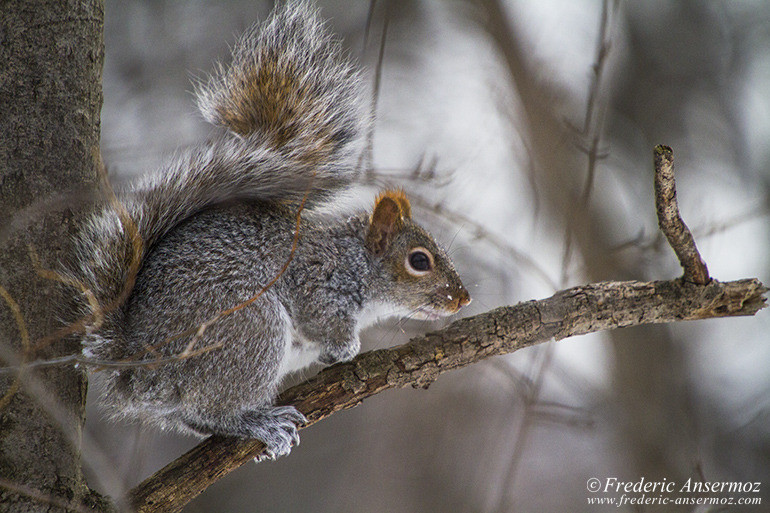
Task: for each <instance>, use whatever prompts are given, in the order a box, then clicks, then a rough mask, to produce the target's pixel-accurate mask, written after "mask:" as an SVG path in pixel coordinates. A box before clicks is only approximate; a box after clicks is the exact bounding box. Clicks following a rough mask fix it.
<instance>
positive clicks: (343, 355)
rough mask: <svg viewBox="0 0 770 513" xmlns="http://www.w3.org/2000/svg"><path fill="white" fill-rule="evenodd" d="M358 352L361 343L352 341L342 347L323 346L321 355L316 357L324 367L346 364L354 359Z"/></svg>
mask: <svg viewBox="0 0 770 513" xmlns="http://www.w3.org/2000/svg"><path fill="white" fill-rule="evenodd" d="M360 350H361V342H359V341H358V340H355V341H352V342H350V343H349V344H346V345H344V346H338V345H333V346H332V345H327V346H324V348H323V349H322V350H321V354H319V355H318V361H319V362H321V363H322V364H324V365H332V364H334V363H339V362H347V361H350V360H352V359H353V358H355V356H356V355H357V354H358V352H359V351H360Z"/></svg>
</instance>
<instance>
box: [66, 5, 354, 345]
mask: <svg viewBox="0 0 770 513" xmlns="http://www.w3.org/2000/svg"><path fill="white" fill-rule="evenodd" d="M360 82H361V80H360V77H359V72H358V70H357V69H356V68H355V67H354V66H353V65H352V64H351V62H350V61H349V60H348V59H347V58H346V56H345V55H344V52H343V51H342V49H341V47H340V44H339V42H338V41H336V40H335V39H333V37H332V36H331V34H330V33H329V32H328V31H327V29H326V27H324V25H323V23H322V22H321V21H320V20H319V18H318V15H317V12H316V10H315V9H314V8H312V7H310V6H309V5H308V4H307V3H306V2H305V1H294V0H292V1H289V2H287V3H286V4H285V5H283V6H282V7H277V8H276V9H275V11H274V12H273V13H272V15H271V17H270V18H269V19H268V20H267V21H266V22H265V23H263V24H262V25H258V26H255V27H253V28H252V29H250V30H249V31H247V32H246V33H245V34H244V35H243V36H242V37H241V38H240V40H239V41H238V42H237V44H236V45H235V47H234V49H233V57H232V63H231V64H230V65H229V66H221V65H220V66H218V68H217V70H216V72H215V74H214V75H213V76H212V77H211V78H210V79H209V80H208V81H206V82H205V83H202V84H200V85H199V86H198V91H197V95H198V106H199V108H200V110H201V112H202V113H203V115H204V116H205V118H206V119H207V120H208V121H210V122H212V123H214V124H216V125H219V126H222V127H224V128H225V129H226V130H225V133H224V134H223V135H221V136H220V137H218V138H216V139H215V140H213V141H211V142H209V143H207V144H206V145H204V146H201V147H198V148H195V149H193V150H190V151H187V152H186V153H184V154H182V155H180V156H178V157H176V158H174V159H173V160H172V162H171V163H170V164H169V165H167V166H166V167H165V168H163V169H161V170H159V171H158V172H155V173H152V174H150V175H147V176H145V177H144V178H143V179H142V180H140V181H139V182H138V183H136V184H135V185H133V186H132V187H131V189H130V190H129V191H127V192H124V193H122V194H120V195H119V202H120V205H122V207H121V208H125V210H126V211H127V213H128V215H129V217H130V218H131V219H132V220H133V221H132V222H129V223H126V220H125V219H123V220H121V218H120V215H119V210H120V209H119V208H116V205H114V204H113V205H111V206H108V207H107V208H105V209H104V211H102V212H101V213H100V214H97V215H96V216H94V217H93V218H92V219H91V220H90V222H89V223H87V225H86V226H85V228H84V230H83V232H82V233H81V235H80V238H79V240H78V244H77V245H78V249H77V251H76V253H77V254H76V259H77V261H78V263H77V267H78V268H79V269H78V270H77V275H78V276H77V278H78V279H80V280H81V281H83V282H84V284H85V286H86V288H87V289H88V290H90V291H91V292H93V293H94V295H95V297H96V299H97V301H98V303H99V304H101V305H102V306H104V305H108V304H110V303H111V302H114V301H115V300H116V298H118V297H119V296H121V294H123V295H125V287H126V282H127V280H128V281H130V274H131V272H133V271H135V269H132V264H133V265H134V267H135V264H136V262H137V258H139V259H140V261H141V259H142V258H143V257H144V254H146V252H147V251H149V250H150V249H151V248H152V247H153V246H154V245H155V243H156V242H157V241H158V240H159V239H160V238H161V237H163V236H164V235H165V234H166V233H167V232H168V231H169V230H171V229H172V228H173V227H174V226H176V225H177V224H179V223H180V222H182V221H184V220H185V219H187V218H189V217H190V216H192V215H194V214H195V213H197V212H199V211H201V210H202V209H205V208H207V207H209V206H212V205H215V204H217V203H221V202H224V201H231V200H234V199H257V200H275V201H281V202H284V203H298V202H299V201H301V200H302V199H303V198H304V197H305V196H307V204H306V205H312V204H313V203H316V202H318V201H319V200H320V199H322V198H324V197H326V196H328V195H329V194H331V193H333V192H336V191H337V190H339V189H340V188H343V187H345V186H347V185H349V184H350V183H351V181H352V180H353V178H354V174H355V161H356V159H355V157H356V155H357V151H358V150H359V149H360V143H361V142H362V139H363V136H364V132H365V130H366V126H367V123H368V122H369V119H368V116H367V114H366V113H365V107H364V101H363V97H362V94H361V84H360ZM132 224H134V225H135V226H132ZM137 236H138V237H139V239H140V241H141V244H140V245H137V240H136V237H137ZM110 315H113V314H110ZM114 315H117V314H116V313H115V314H114ZM105 320H107V321H108V320H109V319H105ZM107 324H108V326H106V327H109V323H107ZM108 336H109V335H108Z"/></svg>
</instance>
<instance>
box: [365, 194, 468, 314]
mask: <svg viewBox="0 0 770 513" xmlns="http://www.w3.org/2000/svg"><path fill="white" fill-rule="evenodd" d="M366 247H367V249H368V250H369V252H370V253H371V254H372V256H373V257H374V258H375V259H378V260H379V261H380V263H381V264H382V266H383V269H384V270H385V272H386V273H388V274H389V275H390V276H389V277H390V278H391V279H390V280H387V281H388V284H389V285H388V287H389V289H390V290H388V291H386V292H387V296H388V297H389V298H390V299H391V300H395V301H396V302H397V303H399V306H401V307H405V308H408V309H409V312H410V314H409V315H410V317H414V318H417V319H430V320H432V319H437V318H439V317H444V316H447V315H452V314H454V313H456V312H457V311H458V310H460V308H462V307H463V306H465V305H467V304H468V303H470V302H471V297H470V294H468V291H467V290H466V289H465V287H464V286H463V284H462V281H461V280H460V276H459V275H458V274H457V271H456V270H455V268H454V265H452V261H451V260H450V259H449V257H448V256H447V254H446V252H445V251H444V250H443V249H441V248H440V247H439V246H438V245H437V244H436V242H435V241H434V240H433V237H431V236H430V234H428V232H427V231H425V230H424V229H423V228H422V227H420V226H419V225H418V224H416V223H415V222H414V221H412V212H411V206H410V205H409V200H408V199H407V197H406V195H405V194H404V192H403V191H398V190H397V191H385V192H383V193H382V194H380V195H379V196H378V197H377V200H376V201H375V205H374V210H373V212H372V215H371V216H370V218H369V226H368V228H367V233H366Z"/></svg>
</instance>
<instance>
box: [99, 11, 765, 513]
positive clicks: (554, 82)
mask: <svg viewBox="0 0 770 513" xmlns="http://www.w3.org/2000/svg"><path fill="white" fill-rule="evenodd" d="M106 3H107V7H106V9H107V13H106V28H105V39H106V64H105V69H104V98H105V103H104V109H103V117H102V123H103V125H102V152H103V157H104V161H105V162H106V163H107V165H108V167H109V170H110V173H111V176H112V177H113V179H114V180H116V181H119V180H122V179H129V178H130V177H131V176H135V175H136V174H138V173H143V172H147V171H151V170H153V169H154V168H156V167H157V166H158V165H159V163H160V162H162V161H163V160H164V158H166V157H167V156H168V155H169V153H171V152H173V150H175V149H176V148H179V147H183V146H188V145H193V144H196V143H198V142H200V141H203V140H204V139H205V138H206V137H207V136H208V135H210V133H211V132H210V127H209V126H208V125H207V124H206V123H205V122H204V121H203V120H202V118H201V117H200V116H199V115H198V114H197V112H196V110H195V107H194V99H193V95H192V93H191V91H192V81H193V80H194V79H195V78H198V77H201V76H204V75H205V73H206V72H207V71H209V70H211V69H212V63H213V62H214V61H215V60H224V61H227V59H228V55H229V45H231V44H232V43H233V41H234V40H235V37H236V35H237V34H239V33H240V32H241V31H243V30H244V29H246V28H247V27H248V26H249V25H250V24H251V23H252V22H253V21H255V20H258V19H262V18H263V17H264V16H265V15H266V14H267V12H268V11H269V9H270V6H271V5H272V2H268V1H231V2H215V1H202V0H197V1H184V2H182V1H160V0H154V1H149V0H144V1H140V0H121V1H117V0H107V2H106ZM318 4H319V6H320V7H321V10H322V15H323V17H324V18H326V19H328V20H329V24H330V26H331V27H332V28H333V30H334V31H335V32H336V33H337V34H339V35H340V36H341V37H342V38H343V40H344V44H345V45H346V47H347V48H348V50H349V51H350V53H351V54H352V55H353V56H355V57H356V58H357V59H358V60H359V61H361V62H362V63H363V64H364V65H365V66H366V68H367V81H368V87H370V88H371V90H372V91H373V96H374V97H375V98H376V100H375V101H373V104H372V107H373V108H374V109H375V110H376V116H377V123H376V126H375V130H374V133H373V138H372V148H371V149H372V151H371V152H370V154H368V155H366V163H367V167H368V171H367V173H366V174H365V176H364V177H363V178H362V180H361V184H360V186H359V187H357V189H356V190H355V191H354V192H353V193H351V194H349V195H348V197H347V198H345V206H344V207H343V208H342V209H341V210H344V211H353V210H355V209H360V208H367V207H369V206H370V205H371V203H372V200H373V196H374V192H375V191H376V190H378V189H379V188H382V187H384V186H401V187H403V188H404V189H406V190H407V191H408V192H409V194H410V195H411V197H412V198H413V204H414V210H415V214H414V216H415V217H416V218H417V219H418V220H419V221H420V222H421V223H423V224H425V225H427V226H429V227H430V229H431V231H432V232H433V233H434V235H436V237H437V239H439V240H440V241H441V242H442V243H443V244H444V245H445V246H447V247H448V248H449V251H450V253H451V255H452V257H453V259H454V260H455V263H456V266H457V268H458V270H459V271H460V273H461V275H462V276H463V280H464V282H465V283H466V285H467V286H468V288H469V290H470V292H471V295H472V296H473V298H474V301H473V304H472V305H471V306H470V307H469V308H468V309H467V310H464V311H463V315H472V314H474V313H480V312H483V311H486V310H489V309H491V308H493V307H496V306H499V305H506V304H512V303H516V302H518V301H522V300H529V299H537V298H543V297H547V296H549V295H551V294H552V293H553V292H555V291H556V290H559V289H562V288H567V287H570V286H573V285H578V284H582V283H585V282H590V281H599V280H626V279H636V280H655V279H670V278H674V277H676V276H679V275H680V274H681V270H680V268H679V266H678V263H677V260H676V258H675V256H674V255H673V252H672V251H671V250H670V248H669V247H668V246H667V244H666V243H665V241H664V240H663V239H662V238H661V236H660V235H659V234H658V231H657V221H656V217H655V209H654V200H653V192H652V149H653V147H654V145H656V144H660V143H662V144H667V145H670V146H672V147H673V149H674V154H675V158H676V166H677V167H676V168H677V187H678V196H679V202H680V208H681V211H682V216H683V218H684V220H685V222H687V223H688V225H689V226H690V228H691V229H692V230H693V232H694V235H695V239H696V242H697V243H698V246H699V249H700V250H701V253H702V255H703V258H704V259H705V261H706V263H707V264H708V267H709V270H710V272H711V275H712V276H714V277H716V278H717V279H719V280H723V281H727V280H732V279H739V278H748V277H758V278H759V279H760V280H762V281H763V282H765V283H768V282H770V256H769V255H770V251H768V250H769V249H770V239H769V236H770V233H769V229H770V215H769V214H770V203H768V201H769V200H770V194H769V193H770V144H768V141H770V3H768V2H764V1H762V0H755V1H748V0H746V1H733V2H703V1H698V0H681V1H653V0H648V1H645V2H630V1H626V2H621V1H616V0H609V1H604V2H603V1H601V0H497V1H495V0H477V1H460V0H455V1H447V0H441V1H438V0H437V1H417V0H412V1H409V0H380V1H379V2H364V1H352V0H350V1H343V0H336V1H331V0H330V1H319V2H318ZM442 325H443V324H442V323H441V322H435V323H424V322H416V321H411V322H392V323H388V324H383V325H381V326H379V327H377V328H374V329H371V330H369V331H367V332H366V333H365V334H364V337H363V339H364V349H371V348H376V347H386V346H390V345H394V344H399V343H403V342H405V341H406V340H408V339H409V337H410V336H412V335H415V334H417V333H422V332H425V331H428V330H433V329H436V328H439V327H441V326H442ZM768 333H770V315H768V314H767V313H766V312H764V313H760V314H759V315H758V316H757V317H755V318H734V319H727V320H709V321H701V322H697V323H676V324H673V325H668V326H656V327H643V328H632V329H623V330H618V331H614V332H611V333H601V334H595V335H590V336H584V337H578V338H574V339H568V340H564V341H561V342H559V343H551V344H544V345H541V346H538V347H533V348H529V349H525V350H522V351H519V352H517V353H515V354H513V355H510V356H507V357H499V358H495V359H491V360H487V361H484V362H482V363H479V364H476V365H474V366H471V367H468V368H465V369H463V370H461V371H458V372H453V373H450V374H448V375H444V376H443V377H442V378H440V379H439V380H438V382H437V383H435V384H434V385H433V386H432V387H431V388H430V389H429V390H427V391H422V390H420V391H418V390H411V389H409V390H396V391H390V392H386V393H383V394H381V395H379V396H376V397H374V398H372V399H369V400H367V401H366V402H364V403H363V404H362V405H360V406H359V407H357V408H355V409H353V410H350V411H346V412H341V413H338V414H336V415H333V416H332V417H331V418H329V419H327V420H325V421H323V422H321V423H319V424H317V425H315V426H313V427H311V428H309V429H306V430H304V431H302V433H301V436H302V445H301V446H299V447H297V448H295V449H294V450H293V451H292V453H291V455H290V456H289V457H287V458H283V459H281V460H279V461H277V462H274V463H262V464H260V465H254V464H247V465H244V466H243V467H242V468H241V469H239V470H238V471H236V472H234V473H233V474H231V475H229V476H228V477H226V478H225V479H223V480H221V481H220V482H219V483H217V484H216V485H214V486H212V487H211V488H210V489H209V490H207V491H206V492H205V493H204V494H203V495H201V496H200V497H199V498H198V499H196V500H195V501H194V502H192V503H191V504H190V505H189V506H188V507H187V509H186V511H188V512H190V513H193V512H204V511H205V512H208V511H217V512H247V511H311V510H312V511H314V512H318V513H322V512H332V511H334V512H346V511H350V512H353V511H355V512H360V511H365V512H394V511H399V512H402V511H403V512H444V511H453V512H455V511H462V512H466V511H467V512H484V513H487V512H489V513H493V512H509V511H510V512H513V511H516V512H529V511H532V512H536V511H537V512H539V511H564V510H569V511H576V512H580V511H597V510H600V508H599V507H597V506H590V505H588V504H587V497H592V496H602V495H601V494H590V493H589V492H587V490H586V481H587V479H589V478H591V477H597V478H599V479H602V480H604V479H606V478H608V477H617V478H618V479H619V480H638V479H639V478H640V477H642V476H643V477H644V478H645V480H647V481H655V480H658V481H660V480H662V479H663V478H665V479H667V480H668V481H675V482H677V483H684V482H685V481H686V480H687V479H688V478H690V477H693V478H694V479H696V480H700V481H752V482H754V481H760V482H762V492H761V493H760V494H759V495H760V496H761V497H762V498H763V502H764V506H762V507H755V508H750V510H752V511H761V510H765V511H770V510H768V509H767V508H768V507H769V506H767V504H768V503H770V492H769V491H768V490H770V370H768V369H770V344H769V343H768V341H769V340H768V339H769V336H768ZM307 374H312V372H309V373H307ZM307 374H306V375H307ZM306 375H305V376H298V377H297V379H298V380H301V379H303V378H304V377H306ZM89 395H90V397H89V405H90V406H89V414H88V423H87V426H86V429H87V433H88V435H89V438H88V440H89V441H88V442H87V443H89V444H92V447H90V449H92V450H90V451H88V452H89V453H92V454H93V453H95V454H99V455H100V456H99V457H91V458H89V459H87V461H86V462H85V463H86V465H87V466H89V467H90V473H91V476H90V482H91V485H92V486H94V487H96V488H98V489H100V490H104V491H106V492H107V493H111V494H119V493H121V491H122V490H126V489H127V488H130V487H131V486H133V485H134V484H136V483H137V482H139V481H140V480H142V479H144V478H145V477H147V476H148V475H150V474H151V473H152V472H154V471H155V470H157V469H159V468H160V467H162V466H163V465H165V464H166V463H168V462H170V461H171V460H172V459H174V458H175V457H177V456H179V455H180V454H181V453H182V452H184V451H185V450H187V449H188V448H190V447H192V446H194V445H195V444H196V443H197V440H196V439H194V438H188V437H181V436H175V435H170V434H164V433H159V432H156V431H148V430H143V429H141V428H140V427H138V426H133V425H128V424H114V423H107V422H105V421H103V420H102V419H101V417H100V414H99V412H98V408H97V407H96V406H95V399H96V397H97V394H96V393H95V390H93V389H92V393H91V394H89ZM619 495H620V494H610V495H609V496H619ZM724 495H726V494H723V496H724ZM750 495H751V494H749V495H743V496H750ZM738 496H740V495H738ZM738 496H736V497H738ZM754 496H756V494H754ZM613 509H614V510H617V509H615V508H613ZM659 510H660V511H671V510H676V508H673V507H670V506H669V507H665V508H655V507H646V508H645V509H644V511H659ZM716 510H717V509H714V508H707V507H701V508H700V509H698V508H695V507H693V506H687V507H685V508H682V509H681V511H716ZM607 511H610V509H607ZM620 511H624V510H623V509H620ZM625 511H641V510H640V509H634V508H633V507H630V506H629V507H628V508H627V509H625ZM719 511H723V509H719Z"/></svg>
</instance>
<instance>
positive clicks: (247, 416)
mask: <svg viewBox="0 0 770 513" xmlns="http://www.w3.org/2000/svg"><path fill="white" fill-rule="evenodd" d="M242 420H243V423H244V429H245V431H246V432H247V433H248V436H249V437H250V438H255V439H257V440H261V441H262V443H264V444H265V450H264V451H263V453H262V455H263V456H264V457H262V455H260V456H257V457H256V458H255V461H262V459H264V458H269V459H271V460H275V459H276V458H278V457H279V456H285V455H287V454H289V452H290V451H291V448H292V447H293V446H296V445H299V434H298V433H297V425H301V424H304V423H306V422H307V418H306V417H305V416H304V415H303V414H302V413H300V412H299V411H298V410H297V409H296V408H295V407H294V406H276V407H273V408H269V409H260V410H250V411H247V412H245V413H244V414H243V417H242Z"/></svg>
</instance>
